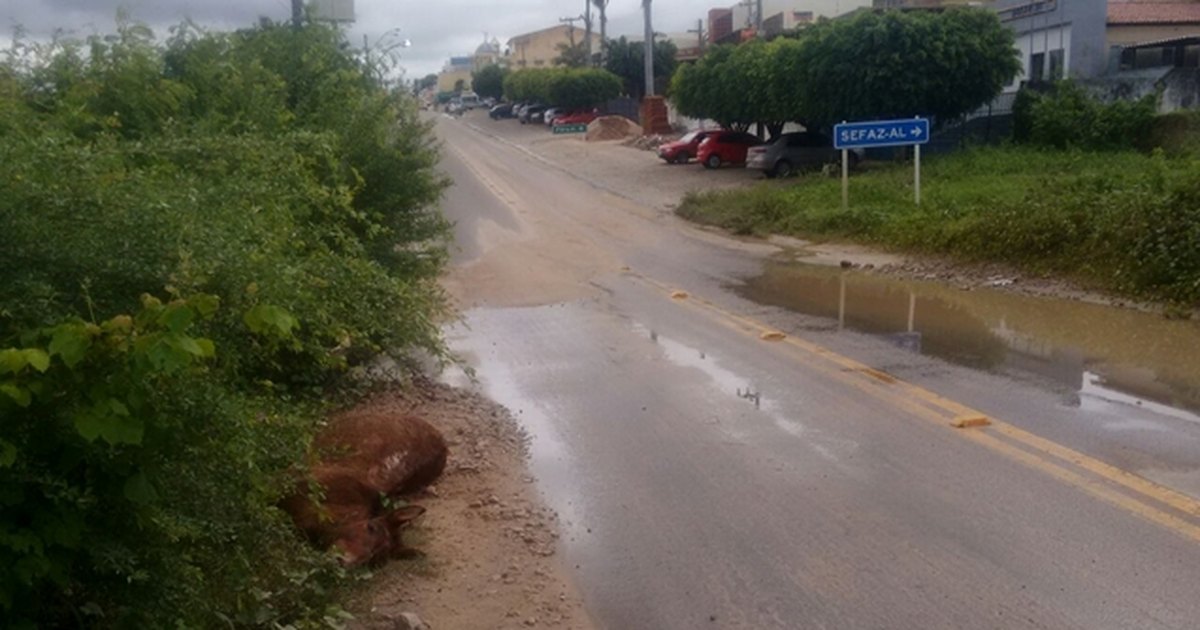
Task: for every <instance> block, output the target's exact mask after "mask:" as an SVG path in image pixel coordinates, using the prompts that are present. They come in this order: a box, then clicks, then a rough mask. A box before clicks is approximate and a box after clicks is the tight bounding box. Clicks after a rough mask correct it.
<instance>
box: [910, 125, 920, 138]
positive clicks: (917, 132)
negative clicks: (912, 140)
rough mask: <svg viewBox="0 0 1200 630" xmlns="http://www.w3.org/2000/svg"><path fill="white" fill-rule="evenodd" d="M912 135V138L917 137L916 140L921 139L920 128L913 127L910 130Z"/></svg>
mask: <svg viewBox="0 0 1200 630" xmlns="http://www.w3.org/2000/svg"><path fill="white" fill-rule="evenodd" d="M912 133H913V135H914V136H917V137H918V138H919V137H921V128H920V127H913V129H912Z"/></svg>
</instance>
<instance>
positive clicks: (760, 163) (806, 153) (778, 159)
mask: <svg viewBox="0 0 1200 630" xmlns="http://www.w3.org/2000/svg"><path fill="white" fill-rule="evenodd" d="M848 157H849V160H850V166H851V167H854V166H857V165H858V161H859V160H860V159H861V158H862V153H861V151H858V150H852V151H850V155H849V156H848ZM840 160H841V152H840V151H838V150H837V149H835V148H833V142H832V141H830V139H829V137H828V136H825V135H824V134H820V133H816V132H813V131H801V132H797V133H785V134H783V135H781V136H779V137H778V138H775V139H774V140H772V141H771V142H770V143H769V144H767V145H765V146H760V147H753V148H751V149H750V152H749V155H748V159H747V160H746V167H747V168H757V169H760V170H762V172H763V173H765V174H766V175H767V177H787V176H788V175H791V174H792V173H796V172H799V171H804V170H812V169H819V168H821V167H822V166H824V165H826V164H834V163H837V162H839V161H840Z"/></svg>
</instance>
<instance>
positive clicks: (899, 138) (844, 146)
mask: <svg viewBox="0 0 1200 630" xmlns="http://www.w3.org/2000/svg"><path fill="white" fill-rule="evenodd" d="M927 142H929V119H928V118H920V117H917V118H909V119H902V120H873V121H869V122H854V123H847V122H843V123H842V124H840V125H835V126H834V128H833V147H834V148H835V149H841V151H842V207H843V208H845V207H848V206H849V194H850V193H849V187H850V184H849V179H850V168H849V166H850V156H849V150H850V149H868V148H874V147H907V146H912V147H915V149H914V151H915V155H914V157H915V161H914V164H913V177H914V186H913V188H914V189H915V193H916V201H917V205H920V204H921V145H922V144H925V143H927Z"/></svg>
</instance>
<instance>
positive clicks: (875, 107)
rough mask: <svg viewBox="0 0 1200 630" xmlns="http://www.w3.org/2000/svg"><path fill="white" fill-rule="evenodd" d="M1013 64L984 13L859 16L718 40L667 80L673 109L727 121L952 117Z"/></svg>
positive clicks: (981, 100) (1005, 76)
mask: <svg viewBox="0 0 1200 630" xmlns="http://www.w3.org/2000/svg"><path fill="white" fill-rule="evenodd" d="M1019 68H1020V64H1019V61H1018V60H1017V56H1016V50H1015V48H1014V47H1013V35H1012V33H1011V31H1009V30H1008V29H1006V28H1005V27H1004V26H1003V25H1002V24H1001V23H1000V21H999V19H998V18H997V17H996V15H995V13H993V12H991V11H988V10H986V9H975V8H960V9H952V10H948V11H945V12H941V13H932V12H924V11H913V12H901V11H888V12H884V13H871V12H867V13H863V14H860V15H858V16H856V17H854V18H851V19H848V20H832V21H826V22H822V23H819V24H817V25H815V26H813V27H811V28H809V29H806V30H805V31H803V32H802V33H801V34H800V35H799V36H798V37H797V38H794V39H793V38H779V39H776V40H774V41H771V42H761V41H752V42H748V43H746V44H743V45H741V46H738V47H736V48H734V47H728V46H718V47H715V48H713V49H711V50H710V51H709V52H708V54H706V55H705V56H704V57H703V58H701V59H700V60H699V61H698V62H696V63H695V64H693V65H687V66H684V67H682V68H680V69H679V70H678V71H677V72H676V73H675V76H674V77H673V79H672V83H671V93H672V97H673V100H674V102H675V105H676V106H677V107H678V108H679V110H680V111H681V112H682V113H684V114H685V115H688V116H693V117H697V118H711V119H713V120H716V121H717V122H718V123H720V124H722V125H725V126H727V127H732V128H738V127H746V126H749V125H750V124H752V123H759V122H760V123H764V124H766V125H767V126H768V127H770V128H771V129H772V132H773V133H777V131H778V130H780V129H782V124H783V123H785V122H800V123H803V124H805V125H806V126H815V127H822V126H828V125H831V124H833V123H835V122H838V121H841V120H863V119H872V118H886V117H908V116H918V115H923V116H932V117H934V118H935V120H937V121H944V120H947V119H951V118H955V117H957V116H961V115H963V114H965V113H967V112H969V111H971V110H973V109H976V108H978V107H980V106H982V105H984V104H986V103H987V102H988V101H990V100H991V99H993V98H995V97H996V95H997V94H999V93H1000V91H1001V90H1002V89H1003V87H1004V85H1005V84H1007V83H1008V82H1009V81H1011V80H1012V78H1013V77H1014V76H1016V73H1017V72H1018V70H1019Z"/></svg>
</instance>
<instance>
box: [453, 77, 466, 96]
mask: <svg viewBox="0 0 1200 630" xmlns="http://www.w3.org/2000/svg"><path fill="white" fill-rule="evenodd" d="M466 87H467V82H466V81H464V80H462V79H459V80H457V81H455V82H454V93H455V94H461V93H462V91H463V90H464V89H466Z"/></svg>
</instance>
